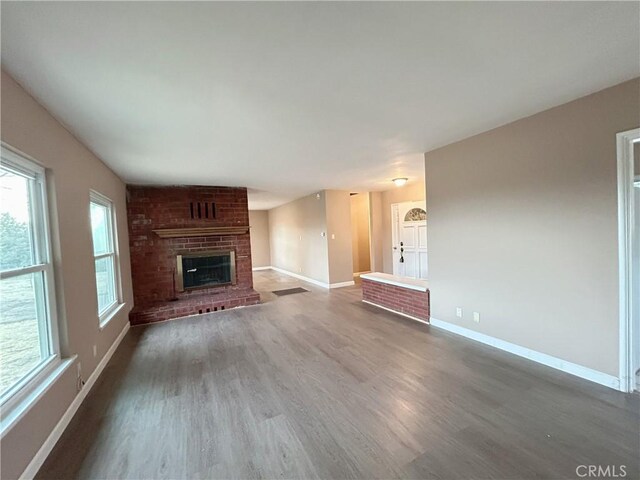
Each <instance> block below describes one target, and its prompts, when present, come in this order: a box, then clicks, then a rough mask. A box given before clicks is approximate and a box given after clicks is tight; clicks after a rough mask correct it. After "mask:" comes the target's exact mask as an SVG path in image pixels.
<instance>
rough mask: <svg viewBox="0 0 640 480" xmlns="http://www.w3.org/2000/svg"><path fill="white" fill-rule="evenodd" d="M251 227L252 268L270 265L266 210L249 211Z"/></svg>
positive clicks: (267, 215) (267, 214)
mask: <svg viewBox="0 0 640 480" xmlns="http://www.w3.org/2000/svg"><path fill="white" fill-rule="evenodd" d="M249 225H250V226H251V232H250V233H251V262H252V266H253V268H256V267H268V266H270V265H271V251H270V250H271V246H270V243H269V212H268V211H267V210H249Z"/></svg>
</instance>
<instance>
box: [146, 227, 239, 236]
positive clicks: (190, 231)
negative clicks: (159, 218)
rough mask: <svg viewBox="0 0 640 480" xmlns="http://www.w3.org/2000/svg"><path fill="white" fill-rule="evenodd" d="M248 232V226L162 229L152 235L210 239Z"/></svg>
mask: <svg viewBox="0 0 640 480" xmlns="http://www.w3.org/2000/svg"><path fill="white" fill-rule="evenodd" d="M248 232H249V225H242V226H237V227H196V228H163V229H160V230H154V231H153V233H155V234H156V235H158V236H159V237H160V238H178V237H211V236H214V235H244V234H245V233H248Z"/></svg>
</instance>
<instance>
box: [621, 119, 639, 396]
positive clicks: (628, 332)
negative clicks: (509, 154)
mask: <svg viewBox="0 0 640 480" xmlns="http://www.w3.org/2000/svg"><path fill="white" fill-rule="evenodd" d="M638 141H640V128H636V129H634V130H628V131H626V132H621V133H618V134H617V135H616V155H617V172H618V175H617V178H618V285H619V289H620V290H619V294H618V306H619V308H618V315H619V319H618V322H619V330H620V331H619V334H618V335H619V340H618V345H619V351H620V353H619V366H618V369H619V373H618V377H619V382H620V390H622V391H623V392H631V391H633V390H634V388H635V372H634V371H633V370H634V368H633V357H634V351H633V349H634V347H635V345H634V344H633V339H634V337H635V336H637V335H638V333H637V332H634V331H633V330H634V322H633V303H632V298H633V292H632V289H633V283H634V278H633V268H632V266H631V264H632V255H633V242H635V241H637V240H635V239H634V238H633V218H634V205H633V188H634V187H633V181H634V180H633V178H634V177H633V144H634V143H635V142H638Z"/></svg>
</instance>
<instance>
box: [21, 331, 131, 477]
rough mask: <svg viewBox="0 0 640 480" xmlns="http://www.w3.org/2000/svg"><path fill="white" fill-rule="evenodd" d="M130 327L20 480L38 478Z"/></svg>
mask: <svg viewBox="0 0 640 480" xmlns="http://www.w3.org/2000/svg"><path fill="white" fill-rule="evenodd" d="M129 327H130V325H129V322H127V324H126V325H125V326H124V328H123V329H122V331H121V332H120V334H119V335H118V338H116V339H115V341H114V342H113V344H112V345H111V347H109V350H107V353H105V354H104V357H102V360H100V363H98V366H97V367H96V368H95V370H94V371H93V373H92V374H91V376H90V377H89V378H88V379H87V382H86V383H85V384H84V387H82V390H80V391H79V392H78V394H77V395H76V398H74V399H73V402H71V405H69V408H67V411H66V412H64V415H62V418H61V419H60V421H59V422H58V423H57V424H56V426H55V427H54V428H53V431H52V432H51V433H50V434H49V436H48V437H47V439H46V440H45V441H44V443H43V444H42V446H41V447H40V450H38V453H36V454H35V456H34V457H33V458H32V459H31V462H30V463H29V465H27V468H25V470H24V472H22V475H20V480H23V479H25V480H27V479H29V480H30V479H32V478H33V477H35V476H36V474H37V473H38V470H40V467H42V464H43V463H44V461H45V460H46V459H47V457H48V456H49V454H50V453H51V450H53V447H55V445H56V443H57V442H58V440H59V439H60V437H61V436H62V434H63V433H64V431H65V429H66V428H67V426H69V423H70V422H71V419H73V416H74V415H75V413H76V412H77V411H78V408H80V405H82V402H83V401H84V399H85V398H86V397H87V395H88V394H89V392H90V391H91V387H93V385H94V384H95V383H96V380H97V379H98V377H99V376H100V374H101V373H102V371H103V370H104V367H106V366H107V363H109V360H110V359H111V357H112V356H113V353H114V352H115V351H116V349H117V348H118V345H120V342H122V339H123V338H124V336H125V335H126V334H127V332H128V331H129Z"/></svg>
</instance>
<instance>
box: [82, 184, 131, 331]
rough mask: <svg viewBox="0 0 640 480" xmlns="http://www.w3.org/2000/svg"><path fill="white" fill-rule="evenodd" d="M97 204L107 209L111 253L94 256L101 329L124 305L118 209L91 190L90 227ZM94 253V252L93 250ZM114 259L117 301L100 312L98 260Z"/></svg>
mask: <svg viewBox="0 0 640 480" xmlns="http://www.w3.org/2000/svg"><path fill="white" fill-rule="evenodd" d="M92 203H95V204H97V205H100V206H101V207H105V208H106V209H107V212H108V216H107V221H108V224H107V231H108V235H109V238H108V241H109V247H110V248H109V252H108V253H103V254H100V255H95V253H94V254H93V268H94V278H95V279H96V306H97V314H98V323H99V324H100V327H101V328H102V327H104V326H105V325H106V324H107V323H109V321H110V320H111V319H112V318H113V317H114V316H115V314H116V313H117V312H118V311H119V310H120V308H121V307H122V305H123V300H122V283H121V281H120V254H119V251H118V228H117V223H116V209H115V205H114V203H113V201H112V200H111V199H110V198H109V197H107V196H105V195H103V194H101V193H99V192H96V191H95V190H91V191H90V192H89V225H90V226H91V204H92ZM91 232H92V234H91V244H92V245H93V241H94V238H93V228H91ZM92 253H93V250H92ZM109 257H111V258H112V261H113V283H114V285H113V291H114V292H115V296H116V298H115V300H114V302H113V303H112V304H111V305H109V306H108V307H107V308H105V309H104V311H102V312H100V306H99V302H98V284H97V275H96V272H95V265H96V260H99V259H102V258H109Z"/></svg>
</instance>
